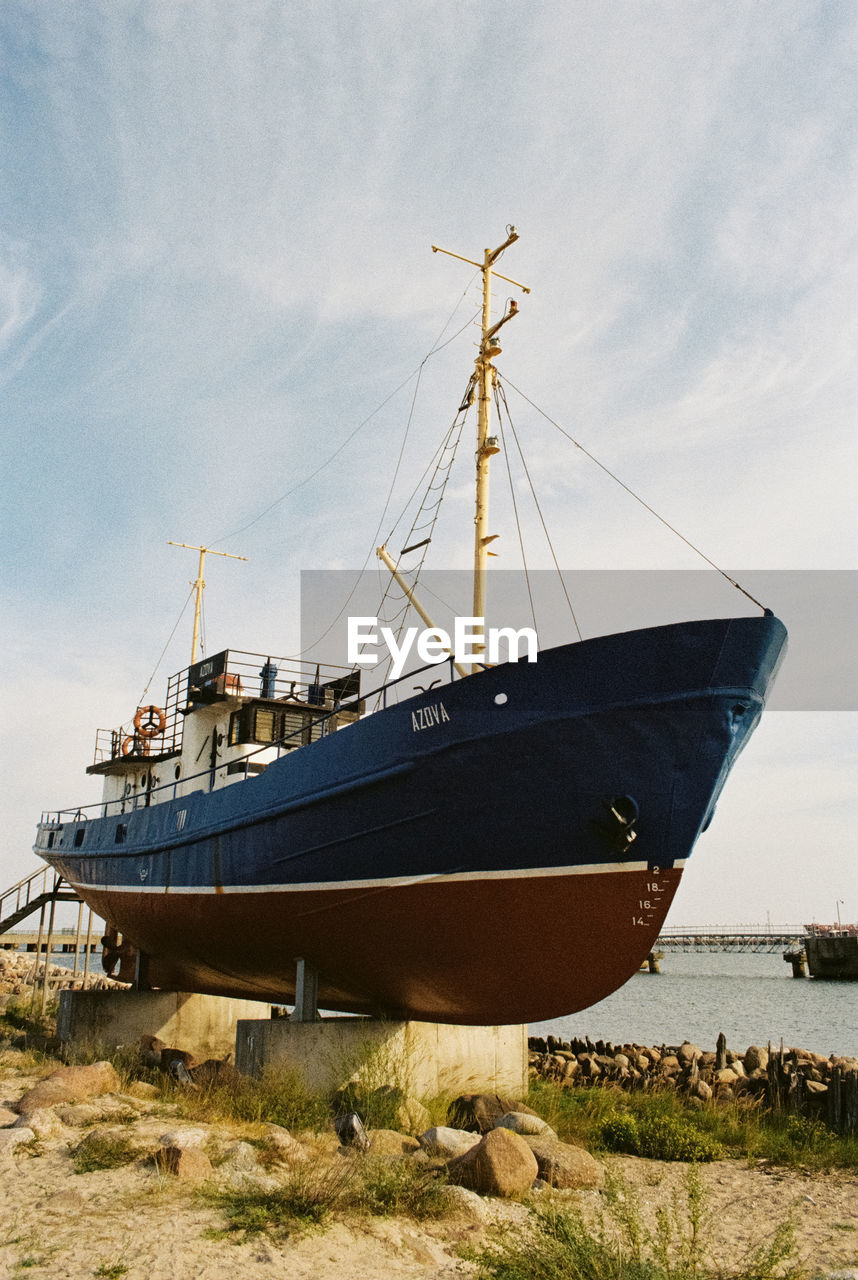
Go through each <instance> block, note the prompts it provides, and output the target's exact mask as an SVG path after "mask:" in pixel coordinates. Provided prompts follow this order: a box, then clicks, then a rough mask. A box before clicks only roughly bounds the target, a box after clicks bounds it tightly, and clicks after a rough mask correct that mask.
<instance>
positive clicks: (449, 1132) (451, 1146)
mask: <svg viewBox="0 0 858 1280" xmlns="http://www.w3.org/2000/svg"><path fill="white" fill-rule="evenodd" d="M417 1141H418V1142H419V1143H420V1145H421V1147H423V1148H424V1150H425V1151H428V1152H429V1154H430V1155H431V1156H442V1157H443V1158H444V1159H445V1160H453V1159H455V1158H456V1157H457V1156H461V1155H464V1154H465V1152H467V1151H470V1150H471V1148H472V1147H474V1146H476V1145H477V1143H478V1142H479V1141H480V1135H479V1134H478V1133H471V1132H470V1131H469V1130H466V1129H451V1128H448V1126H447V1125H436V1126H435V1127H434V1128H432V1129H427V1130H426V1132H425V1133H421V1134H420V1135H419V1136H418V1138H417Z"/></svg>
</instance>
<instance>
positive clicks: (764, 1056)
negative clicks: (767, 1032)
mask: <svg viewBox="0 0 858 1280" xmlns="http://www.w3.org/2000/svg"><path fill="white" fill-rule="evenodd" d="M744 1061H745V1072H746V1074H747V1075H752V1074H753V1072H755V1071H760V1070H765V1069H766V1067H767V1066H768V1065H769V1051H768V1049H764V1048H763V1047H762V1045H759V1044H750V1045H748V1048H747V1049H746V1050H745V1060H744Z"/></svg>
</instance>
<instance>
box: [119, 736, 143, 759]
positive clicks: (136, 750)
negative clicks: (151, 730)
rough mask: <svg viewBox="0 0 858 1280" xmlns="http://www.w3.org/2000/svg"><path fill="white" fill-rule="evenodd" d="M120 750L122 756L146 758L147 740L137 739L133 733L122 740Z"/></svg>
mask: <svg viewBox="0 0 858 1280" xmlns="http://www.w3.org/2000/svg"><path fill="white" fill-rule="evenodd" d="M121 750H122V754H123V755H124V756H148V754H149V739H148V738H138V736H137V734H136V733H135V734H133V735H132V736H130V737H128V738H123V740H122V748H121Z"/></svg>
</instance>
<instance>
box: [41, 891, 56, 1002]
mask: <svg viewBox="0 0 858 1280" xmlns="http://www.w3.org/2000/svg"><path fill="white" fill-rule="evenodd" d="M58 884H59V877H57V880H56V881H55V882H54V895H53V897H52V898H51V910H50V914H49V916H48V943H47V947H46V949H45V972H44V974H43V976H42V1016H43V1017H44V1014H45V1009H46V1008H47V1007H48V967H49V965H50V960H51V946H52V944H53V940H54V911H55V910H56V906H57V897H56V894H57V885H58Z"/></svg>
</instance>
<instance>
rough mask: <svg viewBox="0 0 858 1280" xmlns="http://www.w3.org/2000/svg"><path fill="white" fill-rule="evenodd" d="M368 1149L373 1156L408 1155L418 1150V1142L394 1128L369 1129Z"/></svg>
mask: <svg viewBox="0 0 858 1280" xmlns="http://www.w3.org/2000/svg"><path fill="white" fill-rule="evenodd" d="M369 1149H370V1151H371V1152H372V1154H373V1155H374V1156H408V1155H411V1153H412V1151H419V1150H420V1143H419V1142H418V1141H417V1139H416V1138H409V1137H408V1136H407V1135H406V1134H404V1133H397V1132H396V1131H395V1130H394V1129H370V1130H369Z"/></svg>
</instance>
